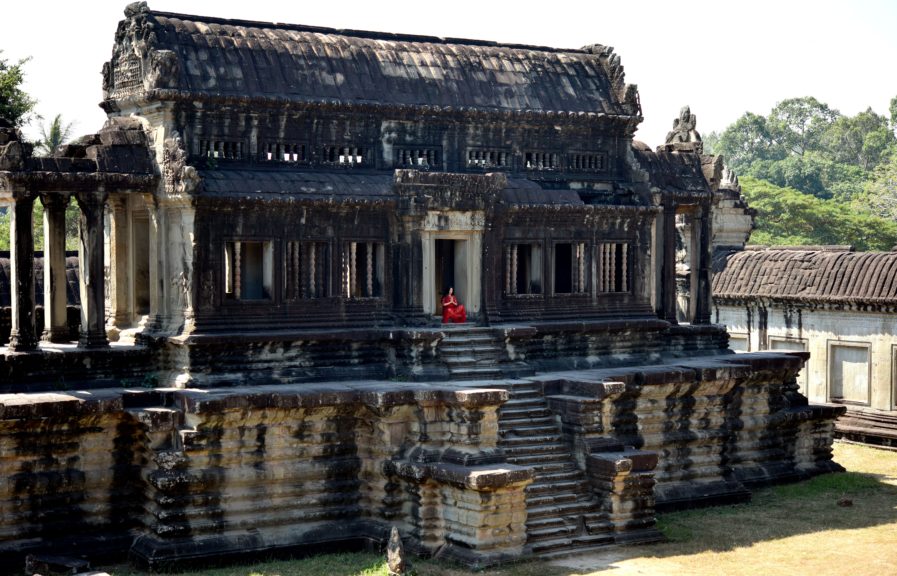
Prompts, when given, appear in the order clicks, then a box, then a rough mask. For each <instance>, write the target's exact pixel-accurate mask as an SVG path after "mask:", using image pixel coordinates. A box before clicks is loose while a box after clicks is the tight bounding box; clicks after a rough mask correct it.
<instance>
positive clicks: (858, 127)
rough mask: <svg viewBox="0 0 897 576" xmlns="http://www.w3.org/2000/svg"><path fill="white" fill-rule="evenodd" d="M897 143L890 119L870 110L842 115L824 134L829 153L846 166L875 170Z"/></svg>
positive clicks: (824, 144) (824, 142) (825, 150)
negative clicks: (852, 114) (891, 147)
mask: <svg viewBox="0 0 897 576" xmlns="http://www.w3.org/2000/svg"><path fill="white" fill-rule="evenodd" d="M894 143H895V138H894V134H893V133H892V132H891V130H890V129H889V127H888V119H887V118H886V117H884V116H882V115H879V114H876V113H875V112H873V110H872V108H868V109H867V110H866V111H865V112H860V113H859V114H857V115H856V116H850V117H848V116H841V117H839V118H837V119H836V120H835V121H834V122H833V123H832V124H831V126H829V127H828V129H827V130H826V131H825V132H824V133H823V134H822V135H821V138H820V141H819V146H821V148H822V150H823V151H824V152H825V154H826V155H827V156H828V157H829V158H831V159H832V160H834V161H835V162H840V163H843V164H852V165H854V166H859V167H860V168H862V169H863V170H872V169H873V168H875V167H876V166H877V165H878V164H879V163H881V161H882V159H883V156H884V155H886V154H887V153H888V150H889V148H890V146H892V145H893V144H894Z"/></svg>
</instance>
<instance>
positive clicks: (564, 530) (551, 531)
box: [526, 513, 613, 542]
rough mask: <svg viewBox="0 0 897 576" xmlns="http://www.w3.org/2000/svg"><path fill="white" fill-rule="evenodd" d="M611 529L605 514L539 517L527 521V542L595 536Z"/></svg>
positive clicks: (611, 525)
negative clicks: (530, 521)
mask: <svg viewBox="0 0 897 576" xmlns="http://www.w3.org/2000/svg"><path fill="white" fill-rule="evenodd" d="M612 531H613V524H611V522H610V521H608V519H607V517H606V515H603V514H598V513H593V514H582V515H579V516H565V517H557V518H544V519H542V518H540V519H538V520H535V521H533V522H532V523H529V522H528V523H527V526H526V536H527V542H534V541H538V540H547V539H551V538H559V537H570V538H572V537H578V536H596V535H601V534H607V533H608V532H612Z"/></svg>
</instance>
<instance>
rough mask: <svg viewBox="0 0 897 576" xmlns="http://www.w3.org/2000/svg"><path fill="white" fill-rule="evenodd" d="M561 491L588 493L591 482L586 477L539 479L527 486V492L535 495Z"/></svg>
mask: <svg viewBox="0 0 897 576" xmlns="http://www.w3.org/2000/svg"><path fill="white" fill-rule="evenodd" d="M560 492H569V493H571V494H587V493H588V492H589V483H588V481H587V480H585V478H575V479H570V480H563V481H548V482H546V481H542V480H541V479H539V480H536V481H535V482H533V483H532V484H530V485H529V486H527V487H526V493H527V494H533V495H543V494H557V493H560Z"/></svg>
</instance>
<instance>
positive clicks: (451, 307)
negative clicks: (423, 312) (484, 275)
mask: <svg viewBox="0 0 897 576" xmlns="http://www.w3.org/2000/svg"><path fill="white" fill-rule="evenodd" d="M449 322H455V323H457V324H464V323H465V322H467V311H466V310H464V305H463V304H458V299H457V298H455V296H454V295H449V296H445V297H444V298H443V299H442V323H443V324H448V323H449Z"/></svg>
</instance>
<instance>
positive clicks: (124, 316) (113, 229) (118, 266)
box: [107, 195, 133, 340]
mask: <svg viewBox="0 0 897 576" xmlns="http://www.w3.org/2000/svg"><path fill="white" fill-rule="evenodd" d="M127 208H128V206H127V202H126V198H125V197H124V196H121V195H113V196H110V197H109V222H110V234H109V250H110V252H111V253H110V254H109V256H110V258H109V292H110V294H109V296H110V298H109V303H110V308H109V326H108V327H107V336H109V338H111V339H113V340H117V339H118V334H119V332H121V331H122V330H124V329H125V328H127V327H128V326H129V325H130V324H131V318H132V316H133V314H132V312H131V298H130V294H131V291H130V286H129V281H130V280H129V276H128V271H129V270H130V269H131V265H130V262H129V259H130V258H129V246H128V239H129V238H130V232H129V226H128V211H127Z"/></svg>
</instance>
